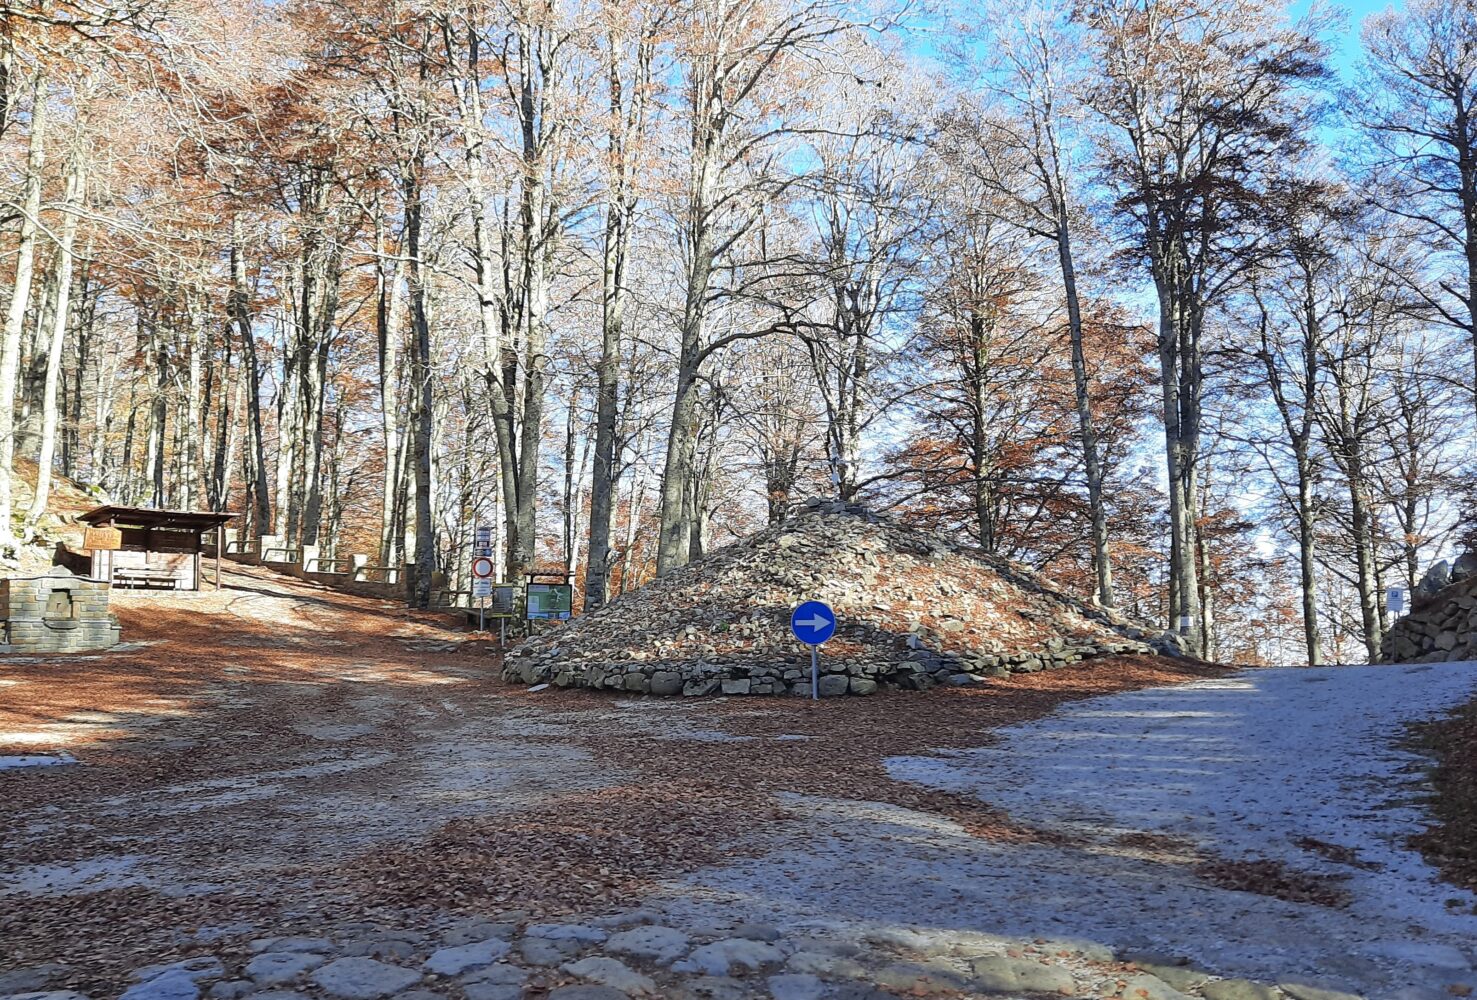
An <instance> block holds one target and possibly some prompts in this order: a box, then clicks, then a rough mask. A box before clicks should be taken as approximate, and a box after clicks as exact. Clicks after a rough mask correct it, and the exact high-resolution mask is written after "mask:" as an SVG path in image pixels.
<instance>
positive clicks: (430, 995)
mask: <svg viewBox="0 0 1477 1000" xmlns="http://www.w3.org/2000/svg"><path fill="white" fill-rule="evenodd" d="M394 1000H446V997H445V996H443V995H442V994H440V993H437V992H435V991H434V990H406V991H405V992H404V993H397V994H395V998H394Z"/></svg>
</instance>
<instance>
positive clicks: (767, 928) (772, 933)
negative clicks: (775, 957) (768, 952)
mask: <svg viewBox="0 0 1477 1000" xmlns="http://www.w3.org/2000/svg"><path fill="white" fill-rule="evenodd" d="M781 936H782V935H781V934H780V930H779V928H778V927H775V926H773V925H771V924H754V923H742V924H739V925H738V926H737V927H735V928H734V929H733V931H732V932H731V933H730V934H729V937H736V938H745V939H747V940H749V941H768V942H770V943H771V944H773V943H774V942H775V941H778V940H779V939H780V937H781Z"/></svg>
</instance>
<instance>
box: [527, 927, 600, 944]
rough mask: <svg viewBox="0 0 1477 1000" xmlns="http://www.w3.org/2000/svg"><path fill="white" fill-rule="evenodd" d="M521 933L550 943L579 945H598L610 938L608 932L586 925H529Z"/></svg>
mask: <svg viewBox="0 0 1477 1000" xmlns="http://www.w3.org/2000/svg"><path fill="white" fill-rule="evenodd" d="M523 933H524V934H527V935H528V936H529V937H538V938H548V939H549V940H550V941H578V942H580V943H581V944H599V943H600V942H601V941H604V940H605V939H606V938H608V937H610V933H609V932H608V931H603V930H601V929H600V928H598V927H590V926H588V925H587V924H530V925H528V926H527V927H526V928H524V930H523Z"/></svg>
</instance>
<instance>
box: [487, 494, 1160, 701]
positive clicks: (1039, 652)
mask: <svg viewBox="0 0 1477 1000" xmlns="http://www.w3.org/2000/svg"><path fill="white" fill-rule="evenodd" d="M806 600H821V601H825V602H826V603H827V604H829V605H830V606H831V607H832V608H833V609H834V610H835V612H836V615H837V618H838V627H837V630H836V634H835V637H834V638H832V640H831V641H830V642H828V643H826V645H825V646H824V647H823V648H822V655H821V670H822V677H821V692H822V693H823V694H827V695H834V694H845V693H848V692H850V693H853V694H870V693H871V692H873V691H875V690H877V689H878V688H879V687H882V688H887V687H897V688H909V689H924V688H927V687H930V686H932V685H934V684H937V683H940V682H947V683H953V684H959V685H963V684H971V683H978V682H981V681H983V680H984V679H985V678H986V677H1003V676H1006V675H1008V674H1011V673H1029V672H1033V671H1037V670H1045V669H1051V668H1055V667H1062V666H1066V665H1067V664H1070V663H1076V662H1078V661H1080V660H1084V659H1088V658H1090V657H1095V656H1104V655H1110V654H1124V653H1152V652H1157V651H1166V652H1169V651H1177V650H1175V649H1173V638H1172V637H1169V638H1160V639H1157V640H1153V641H1149V638H1148V633H1147V631H1146V630H1145V629H1144V628H1143V627H1142V626H1139V625H1136V624H1135V623H1133V622H1130V621H1128V620H1127V619H1125V618H1123V617H1120V616H1118V615H1115V614H1111V613H1108V612H1105V611H1103V610H1102V609H1099V608H1096V607H1093V606H1092V605H1089V604H1087V603H1086V602H1084V601H1081V600H1078V599H1076V598H1073V597H1070V596H1068V595H1066V594H1064V593H1062V592H1061V591H1060V590H1058V589H1057V588H1056V587H1054V586H1053V585H1052V584H1050V583H1049V582H1047V581H1046V580H1044V579H1043V578H1041V577H1039V576H1037V575H1035V574H1033V573H1031V572H1030V571H1028V570H1025V569H1023V568H1021V567H1020V566H1017V565H1015V564H1013V563H1010V562H1008V561H1007V560H1004V559H1000V558H996V557H992V556H989V555H986V554H985V553H983V552H981V551H979V550H978V549H974V548H970V547H968V546H965V545H960V544H957V543H954V542H951V541H949V540H946V539H944V538H940V537H937V536H933V535H928V534H925V533H921V532H918V531H915V530H912V529H910V528H906V527H903V526H902V525H899V524H897V523H896V522H893V521H891V520H888V519H885V518H882V517H879V516H877V515H875V514H873V513H871V512H870V511H868V510H867V509H866V508H864V507H860V506H857V505H852V504H843V503H840V502H818V501H811V502H810V503H809V504H808V505H807V507H806V508H805V509H804V510H803V511H802V512H801V513H800V514H798V515H797V516H796V517H794V518H792V519H791V520H789V521H787V522H785V523H784V524H781V525H779V526H776V527H772V528H768V529H766V530H764V531H760V532H758V533H756V534H754V535H751V536H749V537H748V538H745V539H742V540H740V541H738V542H735V543H733V544H731V545H728V546H725V547H724V548H721V549H718V550H715V551H714V552H712V553H711V554H709V555H708V556H707V557H705V558H703V559H701V560H698V561H696V562H694V563H692V564H691V565H689V566H685V567H683V568H682V569H680V570H678V571H677V572H674V573H672V574H670V575H669V576H666V577H664V578H662V579H658V580H655V581H653V582H651V583H650V584H648V585H647V586H645V587H643V588H641V589H640V590H637V591H633V592H631V593H629V594H625V595H623V596H621V597H619V598H617V599H616V600H614V601H612V602H610V603H609V604H608V605H606V606H605V607H604V608H601V609H600V610H598V611H595V612H593V613H591V614H588V615H585V616H583V617H580V618H576V619H574V620H573V621H571V622H569V623H567V624H566V625H565V626H564V627H562V628H559V629H557V630H555V631H551V632H546V633H543V634H541V635H537V636H534V637H532V638H530V639H528V640H526V641H524V642H523V643H521V644H520V645H518V646H515V647H514V648H513V649H511V650H509V652H508V655H507V657H506V659H505V661H504V667H503V677H504V679H505V680H508V681H511V682H515V683H517V682H521V683H525V684H537V683H552V684H555V685H557V686H560V687H590V688H607V689H614V690H624V691H636V692H647V693H651V694H660V695H675V694H685V695H706V694H713V693H718V692H722V693H724V694H787V693H795V694H806V695H808V694H809V693H810V654H809V651H808V648H807V647H805V646H803V645H802V644H800V643H799V642H797V641H796V640H795V639H794V638H793V636H792V635H791V634H790V624H789V623H790V612H791V610H792V609H793V608H794V607H795V606H796V605H798V604H800V603H802V602H803V601H806Z"/></svg>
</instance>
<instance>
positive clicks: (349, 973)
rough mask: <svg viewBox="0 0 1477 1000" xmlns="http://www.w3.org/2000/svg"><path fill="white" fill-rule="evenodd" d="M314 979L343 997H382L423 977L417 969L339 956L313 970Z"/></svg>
mask: <svg viewBox="0 0 1477 1000" xmlns="http://www.w3.org/2000/svg"><path fill="white" fill-rule="evenodd" d="M312 978H313V982H315V983H317V984H318V985H319V986H321V987H322V988H323V990H324V992H326V993H328V994H329V995H330V996H335V997H341V998H342V1000H379V998H380V997H388V996H393V995H394V994H396V993H403V992H404V991H406V990H408V989H410V988H411V987H412V986H414V985H415V984H416V983H418V982H420V981H421V974H420V973H419V972H417V971H415V970H414V969H407V968H404V967H403V966H399V965H390V964H388V963H386V962H378V961H375V960H374V959H372V958H340V959H337V960H335V961H332V962H329V963H328V964H327V965H323V966H319V967H318V968H317V969H315V970H313V977H312Z"/></svg>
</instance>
